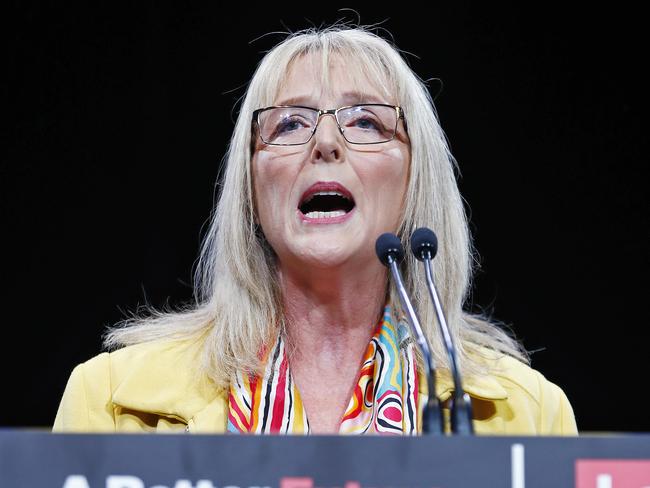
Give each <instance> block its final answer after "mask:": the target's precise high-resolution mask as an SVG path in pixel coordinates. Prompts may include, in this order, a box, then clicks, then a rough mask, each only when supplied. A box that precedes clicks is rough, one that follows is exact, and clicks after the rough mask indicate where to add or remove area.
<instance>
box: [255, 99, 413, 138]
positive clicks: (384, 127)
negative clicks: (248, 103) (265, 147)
mask: <svg viewBox="0 0 650 488" xmlns="http://www.w3.org/2000/svg"><path fill="white" fill-rule="evenodd" d="M321 115H333V116H334V118H335V119H336V123H337V125H338V127H339V130H340V131H341V134H342V135H343V137H344V138H345V140H346V141H348V142H349V143H350V144H380V143H382V142H388V141H391V140H392V139H394V138H395V134H396V133H397V123H398V121H399V119H403V118H404V110H402V108H401V107H396V106H394V105H385V104H382V103H365V104H360V105H351V106H349V107H341V108H336V109H331V110H319V109H316V108H311V107H301V106H296V105H280V106H275V107H267V108H260V109H258V110H255V111H254V112H253V122H255V123H256V124H257V126H258V127H259V134H260V138H261V139H262V141H263V142H264V143H265V144H270V145H273V146H298V145H300V144H306V143H308V142H309V141H310V140H311V138H312V136H313V135H314V133H315V132H316V128H317V127H318V123H319V122H320V117H321Z"/></svg>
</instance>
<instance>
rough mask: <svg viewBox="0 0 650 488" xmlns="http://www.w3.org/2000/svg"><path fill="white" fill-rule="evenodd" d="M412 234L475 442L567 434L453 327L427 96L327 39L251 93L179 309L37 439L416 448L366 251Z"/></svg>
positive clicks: (116, 336) (401, 375)
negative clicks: (416, 234)
mask: <svg viewBox="0 0 650 488" xmlns="http://www.w3.org/2000/svg"><path fill="white" fill-rule="evenodd" d="M251 121H252V124H251ZM422 225H426V226H429V227H432V228H434V229H435V230H436V232H437V234H438V236H439V238H440V244H439V253H438V257H437V258H436V261H435V274H436V278H437V282H438V283H439V284H441V294H442V301H443V305H444V308H445V310H446V314H447V320H448V322H449V324H450V327H451V328H452V331H453V334H454V336H455V340H456V344H457V348H458V353H459V356H460V364H461V368H462V371H463V373H464V382H465V385H464V386H465V389H466V390H467V392H468V393H469V394H470V395H471V396H472V398H473V406H474V425H475V429H476V431H477V433H500V434H564V433H567V434H573V433H575V432H576V426H575V421H574V417H573V413H572V410H571V407H570V405H569V403H568V401H567V399H566V397H565V396H564V394H563V392H562V391H561V390H560V389H559V388H558V387H557V386H555V385H553V384H551V383H549V382H548V381H546V380H545V379H544V378H543V376H542V375H541V374H539V373H537V372H536V371H534V370H532V369H530V368H529V367H528V366H526V364H525V362H526V356H525V353H524V352H523V351H522V349H521V348H520V347H519V345H518V344H517V343H516V342H515V341H514V340H512V339H511V338H510V337H509V336H507V335H506V334H504V333H503V332H502V331H501V330H499V329H498V328H497V327H495V326H493V325H492V324H490V323H489V322H487V321H485V320H483V319H482V318H479V317H476V316H472V315H470V314H468V313H466V312H464V311H463V310H462V305H463V300H464V298H465V296H466V292H467V290H468V287H469V283H470V273H471V263H472V255H471V248H470V239H469V235H468V230H467V222H466V218H465V215H464V212H463V206H462V202H461V197H460V194H459V192H458V188H457V186H456V182H455V177H454V162H453V159H452V157H451V155H450V153H449V150H448V148H447V145H446V143H445V138H444V135H443V132H442V130H441V128H440V126H439V124H438V121H437V119H436V116H435V113H434V109H433V104H432V101H431V99H430V96H429V94H428V92H427V90H426V88H425V87H424V85H423V83H422V82H421V81H420V80H419V79H418V78H417V76H416V75H415V74H414V73H413V72H412V71H411V70H410V68H409V67H408V66H407V64H406V63H405V62H404V60H403V59H402V57H401V56H400V55H399V53H398V51H397V50H396V49H395V48H393V47H392V46H391V45H390V44H388V43H387V42H386V41H385V40H383V39H381V38H379V37H378V36H376V35H374V34H372V33H369V32H367V31H365V30H364V29H361V28H337V27H335V28H328V29H325V30H322V31H317V30H310V31H305V32H300V33H297V34H294V35H292V36H290V37H288V38H287V39H286V40H285V41H283V42H282V43H280V44H279V45H278V46H276V47H275V48H274V49H273V50H271V51H270V52H269V53H268V54H267V55H266V56H265V57H264V59H263V60H262V61H261V63H260V65H259V67H258V69H257V71H256V73H255V75H254V76H253V78H252V80H251V82H250V85H249V87H248V90H247V93H246V96H245V98H244V101H243V104H242V107H241V111H240V114H239V118H238V120H237V124H236V127H235V131H234V134H233V137H232V140H231V144H230V148H229V151H228V155H227V160H226V166H225V175H224V182H223V187H222V192H221V195H220V198H219V202H218V205H217V207H216V211H215V213H214V216H213V219H212V223H211V226H210V229H209V232H208V235H207V238H206V240H205V242H204V245H203V248H202V252H201V257H200V259H199V266H198V268H197V274H196V278H197V280H196V281H197V293H196V298H197V299H196V304H195V305H193V306H192V307H190V308H188V309H186V310H183V311H181V312H176V313H155V312H154V313H153V314H152V315H151V316H150V317H147V318H141V319H137V320H132V321H130V322H128V323H126V324H124V326H123V327H120V328H115V329H113V330H112V331H111V332H110V333H109V334H108V336H107V341H106V343H107V345H108V346H109V347H112V348H115V347H122V346H127V347H123V348H121V349H118V350H116V351H114V352H111V353H103V354H100V355H99V356H97V357H95V358H93V359H91V360H90V361H88V362H86V363H84V364H82V365H80V366H78V367H77V368H76V369H75V370H74V371H73V373H72V375H71V378H70V380H69V382H68V386H67V388H66V391H65V393H64V395H63V399H62V401H61V405H60V408H59V412H58V414H57V418H56V421H55V425H54V430H57V431H152V430H155V431H167V430H174V429H185V430H187V431H190V432H231V433H244V432H255V433H275V432H279V433H308V432H310V433H371V432H379V433H396V434H417V433H419V432H420V430H421V411H422V405H423V404H424V403H425V402H426V398H427V395H428V393H429V392H427V391H426V381H423V376H422V368H421V367H419V366H418V359H417V357H418V355H417V354H416V352H415V350H414V344H413V341H412V340H411V339H410V338H409V334H408V327H407V326H406V325H405V324H406V322H405V320H404V314H403V313H402V311H401V309H400V307H399V302H398V300H396V298H395V296H394V294H393V292H392V290H391V287H390V286H389V282H388V275H387V272H386V269H385V268H384V267H383V266H382V265H381V263H380V262H379V261H378V260H377V257H376V256H375V253H374V242H375V240H376V238H377V237H378V236H379V235H380V234H382V233H383V232H396V233H397V234H398V235H399V236H401V238H402V240H406V239H408V236H409V235H410V234H411V232H412V231H413V230H414V229H415V228H417V227H419V226H422ZM403 273H404V275H405V281H406V283H407V286H408V289H409V291H410V294H411V295H412V297H413V298H414V302H415V304H416V306H417V308H418V310H419V314H420V317H421V319H422V323H423V325H424V327H425V328H426V333H427V334H428V336H429V340H430V342H431V343H432V348H433V353H434V357H435V359H436V363H437V364H438V366H439V371H438V375H439V377H438V381H437V385H438V391H437V395H438V397H439V398H440V400H441V401H442V402H445V401H446V400H447V399H448V398H449V396H450V394H451V389H452V386H451V382H450V380H449V375H448V374H447V373H446V371H447V369H448V366H447V364H448V363H447V357H446V354H445V352H444V349H443V345H442V342H441V340H440V337H438V334H437V333H436V330H435V327H434V324H435V322H434V320H435V315H434V311H433V308H432V305H431V304H430V303H429V301H428V297H427V296H425V295H424V294H423V293H422V292H421V290H423V289H424V287H423V281H422V280H423V276H422V273H417V272H416V263H415V261H414V259H413V258H412V257H409V258H408V259H407V260H406V262H405V263H404V265H403Z"/></svg>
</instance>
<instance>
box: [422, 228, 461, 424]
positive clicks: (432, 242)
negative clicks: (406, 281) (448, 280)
mask: <svg viewBox="0 0 650 488" xmlns="http://www.w3.org/2000/svg"><path fill="white" fill-rule="evenodd" d="M411 251H413V254H414V255H415V257H416V258H417V259H418V260H419V261H422V263H423V264H424V271H425V274H426V282H427V288H428V289H429V295H430V296H431V300H432V301H433V306H434V309H435V311H436V317H437V319H438V325H439V327H440V332H441V335H442V338H443V343H444V345H445V349H447V355H448V356H449V365H450V368H451V374H452V378H453V381H454V395H453V397H452V400H451V431H452V432H453V433H454V434H458V435H472V434H474V426H473V424H472V402H471V400H470V397H469V395H468V394H467V393H465V391H464V390H463V385H462V382H461V377H460V369H459V368H458V356H457V354H456V348H455V346H454V341H453V339H452V337H451V333H450V332H449V327H448V325H447V320H446V319H445V314H444V311H443V309H442V305H441V303H440V297H439V296H438V291H437V290H436V285H435V283H434V282H433V271H432V266H431V261H432V260H433V258H434V257H435V256H436V253H437V252H438V238H437V237H436V235H435V234H434V233H433V231H432V230H431V229H428V228H426V227H421V228H419V229H416V230H415V231H414V232H413V234H411Z"/></svg>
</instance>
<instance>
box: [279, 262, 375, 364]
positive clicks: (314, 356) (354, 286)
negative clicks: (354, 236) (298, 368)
mask: <svg viewBox="0 0 650 488" xmlns="http://www.w3.org/2000/svg"><path fill="white" fill-rule="evenodd" d="M373 264H374V263H373ZM280 283H281V287H282V293H283V300H284V312H285V317H286V327H287V336H288V337H287V338H288V339H289V342H290V344H291V345H292V346H293V347H292V349H294V350H295V353H294V354H295V355H296V359H299V360H300V361H303V360H306V361H310V362H316V361H319V362H320V360H323V361H327V360H332V359H336V360H341V361H345V360H346V359H350V360H352V361H357V362H358V361H359V357H360V356H361V355H362V354H363V351H364V350H365V348H366V346H367V345H368V341H369V340H370V337H371V335H372V332H373V330H374V328H375V326H376V325H377V323H378V321H379V319H380V318H381V314H382V312H383V306H384V302H385V300H386V287H387V274H386V270H385V268H384V267H383V266H381V265H379V264H378V263H377V265H371V266H367V267H365V268H363V269H361V268H356V269H355V270H354V273H351V272H350V271H349V270H343V269H324V270H322V269H321V270H314V269H310V270H309V272H304V271H302V272H292V271H291V270H287V269H281V270H280ZM301 352H302V354H301Z"/></svg>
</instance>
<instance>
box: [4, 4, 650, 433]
mask: <svg viewBox="0 0 650 488" xmlns="http://www.w3.org/2000/svg"><path fill="white" fill-rule="evenodd" d="M59 3H61V2H59ZM292 3H293V2H292ZM450 3H452V2H450ZM453 3H456V2H453ZM110 5H111V6H110V7H99V6H85V7H81V8H78V7H76V6H75V7H74V8H73V7H72V6H62V5H56V4H52V5H50V6H45V4H40V5H39V4H32V5H24V4H23V5H20V6H14V7H13V11H11V12H10V14H9V15H7V16H5V18H4V22H5V23H6V26H5V30H4V32H5V36H7V41H8V42H7V43H6V45H8V46H9V50H8V56H7V57H6V58H5V64H6V65H7V67H8V68H9V74H8V77H7V78H6V79H5V80H4V81H2V87H3V95H4V96H6V97H7V102H8V103H7V104H4V105H5V107H8V110H6V111H4V110H3V111H4V112H5V118H6V120H7V121H8V124H6V126H5V128H4V129H3V135H2V138H3V154H4V156H3V158H2V163H1V168H0V178H1V193H0V199H1V200H0V201H1V206H0V211H1V212H2V214H1V215H2V235H3V238H2V242H3V246H4V247H5V250H4V251H3V255H2V256H3V267H2V277H3V285H4V290H3V314H2V315H3V317H2V325H3V329H2V330H3V333H2V337H3V345H4V347H3V353H2V356H1V357H2V360H1V361H2V363H1V365H0V366H1V371H2V373H3V375H2V376H3V381H2V397H3V401H2V402H0V425H5V426H48V425H51V423H52V421H53V418H54V414H55V412H56V407H57V405H58V401H59V398H60V395H61V393H62V391H63V388H64V386H65V381H66V379H67V377H68V375H69V373H70V371H71V369H72V367H73V366H74V365H75V364H77V363H78V362H81V361H84V360H86V359H88V358H90V357H91V356H93V355H95V354H96V353H98V352H99V351H100V348H101V340H100V336H101V334H102V332H103V330H104V328H105V327H106V326H108V325H110V324H112V323H115V322H116V321H118V320H120V319H121V318H124V317H125V314H126V312H128V311H132V310H135V309H136V308H137V307H138V305H142V304H143V303H145V301H146V302H148V303H151V304H153V305H156V306H163V305H165V304H167V303H168V304H171V305H173V304H177V303H180V302H182V301H184V300H188V299H190V298H191V279H192V278H191V275H192V267H193V264H194V260H195V258H196V256H197V252H198V246H199V242H200V237H201V235H202V231H203V230H204V227H203V225H204V223H205V221H206V219H207V218H208V215H209V212H210V209H211V206H212V202H213V193H214V183H215V180H216V177H217V173H218V168H219V164H220V161H221V158H222V156H223V154H224V151H225V147H226V145H227V142H228V137H229V134H230V132H231V130H232V127H233V120H234V117H235V114H236V110H237V109H236V106H235V105H236V102H237V100H238V98H239V97H240V96H241V95H242V93H243V90H242V86H243V85H244V84H245V83H246V81H247V80H248V78H249V77H250V75H251V74H252V71H253V69H254V67H255V66H256V63H257V62H258V61H259V59H260V58H261V56H262V53H263V52H264V51H265V50H267V49H269V48H270V47H271V46H272V45H273V44H274V43H276V42H277V41H279V40H280V38H281V36H277V35H270V36H266V37H263V38H261V39H259V40H257V41H255V42H252V43H251V42H250V41H253V40H254V39H256V38H258V37H260V36H262V35H263V34H265V33H268V32H271V31H278V30H286V28H287V27H288V28H290V29H293V30H295V29H298V28H304V27H308V26H309V25H310V22H311V23H315V24H320V23H322V22H326V23H329V22H332V21H334V20H336V19H338V18H341V17H345V18H347V19H352V20H354V19H356V16H355V14H353V13H349V12H341V11H338V9H337V8H335V7H331V8H327V9H325V8H322V7H321V8H318V9H317V8H312V9H311V10H309V9H304V8H303V9H300V10H297V9H299V7H298V6H297V5H295V4H294V5H292V7H291V8H288V7H287V8H285V7H282V8H279V7H277V6H273V7H270V6H269V7H259V6H254V5H245V6H242V7H239V8H238V7H231V8H229V9H224V8H223V7H222V6H218V5H217V2H204V3H203V4H195V5H194V6H187V5H185V2H183V6H181V3H180V2H179V3H178V4H177V5H173V4H172V3H171V2H155V3H154V2H142V3H140V4H137V3H136V4H135V5H130V6H129V7H128V8H118V7H116V6H115V4H114V3H111V4H110ZM534 5H535V7H534V8H531V7H527V8H523V7H521V8H518V9H514V10H513V9H512V8H504V7H495V6H494V5H492V4H491V3H490V6H489V7H486V6H483V7H471V8H470V7H463V6H454V7H450V6H446V5H443V4H436V5H433V7H432V8H429V9H428V10H427V11H422V10H419V9H410V8H404V7H403V6H401V5H394V6H393V8H391V9H388V10H379V9H377V8H375V7H372V8H370V7H367V6H359V7H357V8H356V9H357V10H358V12H359V13H360V15H361V22H362V23H364V24H370V23H376V22H380V21H385V22H383V24H382V26H383V27H385V28H386V29H388V30H389V31H390V32H392V34H393V35H394V38H395V42H396V43H397V45H398V46H399V47H400V48H401V49H403V50H405V51H407V52H409V53H413V54H414V55H416V56H418V57H414V56H408V57H409V60H410V64H411V65H412V67H413V68H414V69H415V70H416V72H417V73H418V74H419V75H420V76H421V77H423V78H427V79H428V78H435V79H439V80H441V82H442V90H440V86H441V83H440V82H438V81H432V82H431V83H430V86H431V90H432V92H433V93H434V94H437V98H436V104H437V108H438V112H439V115H440V119H441V122H442V125H443V128H444V129H445V131H446V133H447V136H448V138H449V140H450V144H451V148H452V152H453V153H454V155H455V156H456V158H457V160H458V162H459V165H460V168H461V173H462V174H461V177H460V179H459V184H460V187H461V191H462V192H463V195H464V197H465V199H466V201H467V205H468V210H469V212H470V214H471V225H472V230H473V233H474V237H475V242H476V246H477V248H478V251H479V253H480V255H481V265H482V268H481V270H480V271H479V273H478V275H477V277H476V283H475V287H474V291H473V294H472V300H471V302H472V303H471V306H472V307H474V308H475V309H480V308H482V309H485V310H489V311H492V312H493V314H494V316H495V317H497V318H499V319H501V320H503V321H504V322H506V323H508V324H511V325H512V326H513V328H514V331H515V332H516V334H517V335H518V337H519V338H520V339H521V340H522V341H523V343H524V345H525V346H526V347H527V348H528V349H530V350H539V351H538V352H536V353H534V354H533V366H534V367H536V368H537V369H539V370H540V371H542V372H543V373H544V374H545V375H546V376H547V377H548V378H549V379H551V380H552V381H554V382H556V383H558V384H559V385H561V386H562V387H563V388H564V390H565V391H566V393H567V395H568V396H569V398H570V400H571V402H572V404H573V406H574V409H575V411H576V415H577V419H578V423H579V427H580V429H581V430H582V431H602V430H618V431H641V430H643V431H647V430H650V416H649V415H648V414H647V410H648V407H647V405H648V404H647V402H645V401H644V400H645V399H644V393H645V392H644V389H646V388H647V384H648V379H647V375H648V364H649V359H648V357H649V355H648V353H647V347H646V344H645V341H646V339H647V334H646V332H645V326H646V325H647V318H646V310H645V308H646V304H647V302H646V300H645V294H646V292H647V286H646V282H645V279H644V278H645V274H646V271H647V266H646V265H647V245H646V242H647V236H648V227H647V217H646V212H645V209H646V206H647V201H646V194H645V186H646V179H645V165H646V164H647V157H646V154H647V151H646V149H647V142H646V141H647V132H646V128H647V125H646V124H645V117H646V114H645V113H642V112H641V110H640V108H639V104H640V95H641V90H640V88H641V87H642V86H643V85H645V84H646V80H645V79H643V78H642V77H641V75H640V72H639V70H638V69H637V65H639V64H643V63H646V62H647V53H646V52H645V48H643V46H642V44H641V42H642V41H641V39H642V37H643V36H642V33H641V32H642V30H641V27H642V26H641V23H640V21H639V19H640V17H641V16H640V13H639V12H634V11H629V10H627V7H625V6H624V5H623V4H617V6H616V7H615V10H594V7H593V5H592V6H591V7H589V9H579V8H575V9H574V10H571V11H568V10H567V9H566V7H563V6H560V5H555V6H554V5H552V4H549V3H542V4H534ZM285 26H286V27H285ZM7 81H8V84H7Z"/></svg>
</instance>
